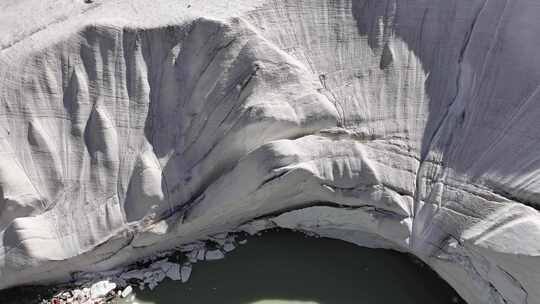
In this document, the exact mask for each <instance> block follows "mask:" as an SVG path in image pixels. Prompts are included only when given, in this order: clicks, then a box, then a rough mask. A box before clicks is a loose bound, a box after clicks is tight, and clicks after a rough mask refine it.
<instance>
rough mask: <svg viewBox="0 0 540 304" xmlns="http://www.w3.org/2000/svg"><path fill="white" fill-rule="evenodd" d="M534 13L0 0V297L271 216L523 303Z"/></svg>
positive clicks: (419, 6) (529, 218)
mask: <svg viewBox="0 0 540 304" xmlns="http://www.w3.org/2000/svg"><path fill="white" fill-rule="evenodd" d="M538 16H540V6H539V5H538V4H537V3H536V2H535V1H532V0H470V1H465V0H250V1H247V0H244V1H241V0H229V1H220V0H199V1H195V0H193V1H189V0H174V1H173V0H160V1H146V0H95V1H93V2H91V3H86V2H85V1H75V0H56V1H53V0H47V1H39V0H5V1H2V3H1V4H0V115H1V117H2V119H0V140H1V142H2V144H1V145H0V156H1V157H0V199H1V203H0V236H1V237H0V288H8V287H12V286H17V285H23V284H32V283H52V282H61V281H66V280H69V279H70V278H72V276H73V275H74V274H75V273H78V272H84V271H102V270H103V271H105V270H109V269H112V268H114V267H118V266H121V265H127V264H129V263H132V262H134V261H137V260H139V259H141V258H144V257H147V256H150V255H152V254H153V253H156V252H158V251H160V250H167V249H170V248H173V247H175V246H179V245H182V244H188V243H191V242H195V241H199V240H205V239H210V238H212V237H213V236H214V235H219V234H223V233H234V232H239V231H247V232H250V233H256V232H258V231H261V230H265V229H270V228H276V227H281V228H288V229H293V230H299V231H304V232H307V233H312V234H316V235H319V236H324V237H330V238H335V239H340V240H345V241H348V242H352V243H354V244H357V245H359V246H367V247H373V248H387V249H393V250H398V251H402V252H407V253H411V254H413V255H415V256H417V257H418V258H420V259H421V260H423V261H424V262H425V263H426V264H428V265H429V266H430V267H431V268H432V269H434V270H435V271H436V272H437V273H438V274H439V275H440V276H441V277H442V278H443V279H445V280H446V281H447V282H448V283H449V284H450V285H451V286H452V287H453V288H455V289H456V291H457V292H458V293H459V294H460V295H461V296H462V297H463V298H464V299H465V300H466V301H467V302H468V303H528V304H534V303H540V289H539V288H537V287H538V286H540V216H539V213H538V208H539V206H540V175H538V174H536V173H537V172H538V170H539V169H540V157H538V156H536V154H535V153H533V152H534V151H537V150H536V149H539V148H540V135H538V134H539V132H538V130H539V128H540V120H538V117H539V115H540V106H538V105H537V104H535V102H539V101H540V96H539V93H540V86H539V83H540V53H539V52H538V51H537V50H538V49H539V47H540V40H538V39H537V37H539V35H540V23H539V22H538ZM537 114H538V115H537Z"/></svg>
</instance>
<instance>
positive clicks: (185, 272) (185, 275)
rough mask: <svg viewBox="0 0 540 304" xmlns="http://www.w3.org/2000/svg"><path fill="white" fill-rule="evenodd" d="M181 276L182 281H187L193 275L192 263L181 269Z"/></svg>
mask: <svg viewBox="0 0 540 304" xmlns="http://www.w3.org/2000/svg"><path fill="white" fill-rule="evenodd" d="M180 276H181V279H182V283H185V282H187V281H188V280H189V277H190V276H191V264H185V265H183V266H182V268H181V269H180Z"/></svg>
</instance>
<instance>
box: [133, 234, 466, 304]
mask: <svg viewBox="0 0 540 304" xmlns="http://www.w3.org/2000/svg"><path fill="white" fill-rule="evenodd" d="M135 303H139V304H169V303H170V304H175V303H182V304H293V303H297V304H352V303H354V304H394V303H399V304H423V303H429V304H447V303H448V304H450V303H452V304H453V303H464V302H463V301H462V300H461V299H460V298H459V296H458V295H457V294H456V293H455V292H454V291H453V289H452V288H451V287H450V286H448V284H446V283H445V282H444V281H443V280H442V279H441V278H439V277H438V276H437V274H435V273H434V272H432V271H431V270H430V269H429V268H428V267H422V266H421V265H419V263H417V262H416V263H415V262H413V260H412V259H410V258H409V257H408V256H406V255H404V254H400V253H397V252H393V251H388V250H374V249H366V248H361V247H358V246H354V245H351V244H348V243H345V242H341V241H337V240H330V239H315V238H307V237H305V236H304V235H302V234H299V233H293V232H269V233H265V234H263V236H261V237H258V238H250V239H249V240H248V243H247V244H245V245H242V246H240V247H239V248H237V249H236V250H235V251H233V252H231V253H229V254H227V257H226V258H225V259H223V260H219V261H209V262H199V263H197V264H195V265H194V267H193V272H192V276H191V278H190V280H189V281H188V282H187V283H185V284H182V283H180V282H174V281H164V282H163V283H161V284H160V285H159V286H158V287H157V288H156V289H154V290H153V291H146V290H145V291H142V292H138V293H137V294H136V299H135Z"/></svg>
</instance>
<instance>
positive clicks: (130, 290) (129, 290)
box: [120, 285, 133, 298]
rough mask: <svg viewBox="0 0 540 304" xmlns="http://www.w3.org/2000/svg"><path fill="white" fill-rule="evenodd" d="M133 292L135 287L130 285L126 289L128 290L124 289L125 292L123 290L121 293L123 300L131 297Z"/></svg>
mask: <svg viewBox="0 0 540 304" xmlns="http://www.w3.org/2000/svg"><path fill="white" fill-rule="evenodd" d="M132 292H133V287H131V286H130V285H128V287H126V288H124V290H122V293H120V296H121V297H122V298H125V297H127V296H129V295H130V294H131V293H132Z"/></svg>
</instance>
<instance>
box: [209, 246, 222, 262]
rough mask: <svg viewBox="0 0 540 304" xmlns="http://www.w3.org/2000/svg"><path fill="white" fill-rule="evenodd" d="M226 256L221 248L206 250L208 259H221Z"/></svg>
mask: <svg viewBox="0 0 540 304" xmlns="http://www.w3.org/2000/svg"><path fill="white" fill-rule="evenodd" d="M224 257H225V255H224V254H223V252H221V250H219V249H216V250H210V251H207V252H206V259H207V260H208V261H215V260H220V259H223V258H224Z"/></svg>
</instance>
